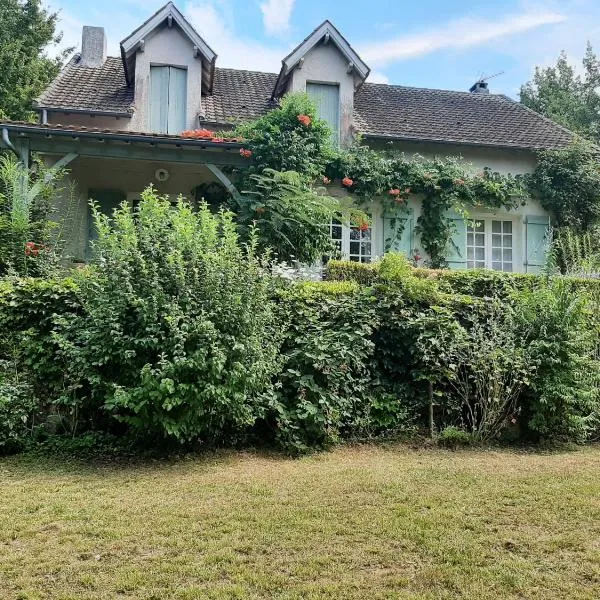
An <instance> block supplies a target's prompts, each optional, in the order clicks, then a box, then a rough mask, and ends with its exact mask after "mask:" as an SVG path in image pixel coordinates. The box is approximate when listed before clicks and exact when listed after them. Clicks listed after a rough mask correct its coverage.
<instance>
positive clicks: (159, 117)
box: [150, 67, 169, 133]
mask: <svg viewBox="0 0 600 600" xmlns="http://www.w3.org/2000/svg"><path fill="white" fill-rule="evenodd" d="M168 118H169V67H150V130H151V131H153V132H154V133H167V127H168Z"/></svg>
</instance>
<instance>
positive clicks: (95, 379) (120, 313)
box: [60, 188, 279, 443]
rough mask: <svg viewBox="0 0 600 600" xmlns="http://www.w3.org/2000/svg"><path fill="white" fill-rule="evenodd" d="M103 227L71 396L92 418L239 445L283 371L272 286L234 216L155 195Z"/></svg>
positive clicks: (65, 338) (71, 372) (71, 340)
mask: <svg viewBox="0 0 600 600" xmlns="http://www.w3.org/2000/svg"><path fill="white" fill-rule="evenodd" d="M94 218H95V221H96V226H97V229H98V241H97V243H96V244H95V248H94V250H95V259H94V268H93V276H92V277H82V278H81V281H80V286H81V291H80V297H81V303H82V312H81V314H79V315H77V316H76V317H75V318H73V319H72V320H71V321H70V322H69V323H65V328H64V331H63V333H62V335H61V339H60V342H61V348H62V354H63V356H64V357H65V360H66V361H67V363H68V369H67V371H68V376H69V381H70V388H69V393H68V394H65V395H64V396H63V398H62V399H61V401H62V402H64V403H65V404H70V405H71V406H72V407H73V408H74V410H77V412H78V413H79V414H80V415H81V416H82V417H83V418H85V419H87V421H88V423H87V425H88V427H89V424H90V423H91V422H92V421H93V419H94V418H97V417H96V415H100V416H101V415H102V413H105V414H108V415H110V416H112V417H115V418H116V419H117V420H119V421H121V422H124V423H126V424H127V425H129V426H131V427H133V428H134V429H136V430H138V431H139V432H141V433H143V434H144V435H145V436H146V437H147V439H148V440H150V439H152V436H159V437H172V438H175V439H177V440H180V441H182V442H183V441H193V440H201V441H205V442H210V443H220V442H223V441H225V440H228V441H231V440H232V439H233V438H234V436H236V435H239V434H242V433H243V432H245V431H246V429H247V428H248V427H249V426H250V425H251V424H252V423H253V422H254V421H255V419H256V418H257V415H258V414H259V413H260V411H261V406H262V404H263V402H264V398H265V397H266V396H267V395H268V394H269V392H270V387H271V383H270V382H271V377H272V375H273V374H274V372H275V371H276V369H277V364H278V361H277V350H278V339H279V332H278V327H277V323H276V322H275V318H274V310H273V303H272V301H271V300H270V297H269V285H270V280H269V278H268V277H267V276H266V275H265V273H264V271H263V269H262V266H261V264H260V261H259V259H258V258H257V256H256V254H255V245H253V244H250V245H248V246H247V247H246V248H243V247H241V245H240V244H239V242H238V237H237V233H236V227H235V224H234V223H233V220H232V215H231V214H228V213H225V212H221V213H219V214H217V215H213V214H211V212H210V211H209V209H208V207H207V206H206V205H204V204H202V205H200V207H199V209H198V211H197V212H195V211H193V210H192V209H191V207H190V206H189V205H188V204H186V203H185V202H184V201H183V200H181V199H180V200H178V201H177V202H176V204H175V205H172V204H171V201H170V200H169V199H168V198H167V197H161V196H159V195H157V194H156V192H155V191H154V190H153V189H152V188H148V189H147V190H146V191H145V192H144V193H143V194H142V200H141V202H140V204H139V207H138V208H136V209H135V210H132V209H131V208H130V207H129V206H128V205H127V204H126V203H124V204H123V205H121V207H120V208H119V209H118V210H116V211H115V213H114V214H113V215H112V221H111V220H109V217H107V216H103V215H100V214H99V213H98V212H97V211H94Z"/></svg>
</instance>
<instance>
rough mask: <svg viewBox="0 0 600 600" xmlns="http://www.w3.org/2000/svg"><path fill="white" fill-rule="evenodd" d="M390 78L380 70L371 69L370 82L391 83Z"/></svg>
mask: <svg viewBox="0 0 600 600" xmlns="http://www.w3.org/2000/svg"><path fill="white" fill-rule="evenodd" d="M389 82H390V78H389V77H388V76H387V75H386V74H385V73H381V72H380V71H371V73H370V74H369V83H389Z"/></svg>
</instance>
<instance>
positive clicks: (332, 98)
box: [306, 83, 340, 144]
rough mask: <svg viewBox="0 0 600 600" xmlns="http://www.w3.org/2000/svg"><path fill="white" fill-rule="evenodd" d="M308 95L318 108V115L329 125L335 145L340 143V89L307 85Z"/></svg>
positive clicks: (325, 84)
mask: <svg viewBox="0 0 600 600" xmlns="http://www.w3.org/2000/svg"><path fill="white" fill-rule="evenodd" d="M306 93H307V94H308V95H309V96H310V97H311V99H312V101H313V102H314V103H315V104H316V106H317V114H318V115H319V117H320V118H321V119H323V120H324V121H326V122H327V123H329V126H330V127H331V130H332V138H333V141H334V143H336V144H338V143H339V141H340V87H339V86H338V85H330V84H327V83H307V84H306Z"/></svg>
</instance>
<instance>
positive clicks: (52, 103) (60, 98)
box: [37, 55, 133, 115]
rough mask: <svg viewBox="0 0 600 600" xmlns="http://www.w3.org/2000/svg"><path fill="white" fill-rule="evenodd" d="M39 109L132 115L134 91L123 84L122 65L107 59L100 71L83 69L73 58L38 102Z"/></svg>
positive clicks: (117, 59) (95, 68) (99, 68)
mask: <svg viewBox="0 0 600 600" xmlns="http://www.w3.org/2000/svg"><path fill="white" fill-rule="evenodd" d="M37 105H38V107H40V108H52V109H60V110H63V109H64V110H75V111H89V112H100V113H111V114H112V113H115V114H123V115H125V114H129V113H133V88H130V87H128V86H127V83H126V82H125V72H124V70H123V61H122V60H121V59H120V58H113V57H109V58H107V59H106V62H105V63H104V65H102V66H101V67H83V66H81V65H80V64H79V55H76V56H74V57H73V58H72V59H71V60H70V61H69V63H68V64H67V66H66V67H65V68H64V69H63V70H62V71H61V73H60V75H59V76H58V77H57V78H56V79H55V80H54V81H53V82H52V83H51V84H50V87H48V88H47V89H46V91H45V92H44V93H43V94H42V95H41V96H40V97H39V98H38V101H37Z"/></svg>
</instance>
